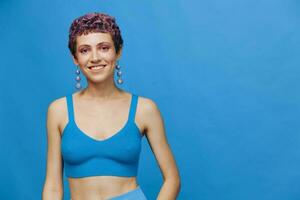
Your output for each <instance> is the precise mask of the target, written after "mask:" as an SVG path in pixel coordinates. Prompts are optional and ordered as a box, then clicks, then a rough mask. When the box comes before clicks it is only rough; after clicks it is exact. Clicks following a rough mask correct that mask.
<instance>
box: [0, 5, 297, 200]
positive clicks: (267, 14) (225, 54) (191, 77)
mask: <svg viewBox="0 0 300 200" xmlns="http://www.w3.org/2000/svg"><path fill="white" fill-rule="evenodd" d="M0 10H1V12H0V25H1V28H0V34H1V35H0V36H1V37H0V43H1V48H0V55H1V68H0V73H1V78H0V84H1V94H0V96H1V98H0V103H1V104H0V109H1V110H0V122H1V123H0V146H1V151H0V156H1V159H0V177H1V182H0V199H7V200H10V199H12V200H16V199H20V200H21V199H22V200H23V199H30V200H31V199H32V200H35V199H41V192H42V187H43V184H44V178H45V172H46V147H47V138H46V125H45V123H46V111H47V107H48V105H49V103H50V102H51V101H53V100H54V99H56V98H59V97H63V96H65V95H66V94H67V93H70V92H72V91H74V92H75V89H74V85H75V80H74V78H75V73H74V72H75V66H74V64H73V62H72V59H71V55H70V53H69V50H68V48H67V39H68V29H69V26H70V24H71V22H72V20H73V19H74V18H76V17H78V16H81V15H83V14H85V13H87V12H93V11H97V12H105V13H108V14H110V15H113V16H115V17H116V19H117V23H118V24H119V26H120V28H121V31H122V34H123V39H124V49H123V55H122V58H121V60H120V65H122V66H123V68H122V69H123V70H122V72H123V74H124V75H123V78H124V84H123V85H122V86H121V88H123V89H125V90H129V91H131V92H135V93H137V94H139V95H142V96H146V97H149V98H152V99H153V100H154V101H155V102H156V103H157V104H158V106H159V108H160V110H161V113H162V115H163V118H164V122H165V126H166V131H167V132H166V134H167V137H168V141H169V144H170V146H171V148H172V151H173V153H174V156H175V158H176V161H177V164H178V167H179V170H180V174H181V178H182V188H181V192H180V195H179V198H178V199H180V200H190V199H192V200H194V199H195V200H198V199H199V200H200V199H201V200H241V199H243V200H253V199H256V200H260V199H262V200H282V199H284V200H286V199H288V200H296V199H300V190H299V188H300V135H299V133H300V132H299V131H300V126H299V119H300V95H299V89H298V88H299V87H297V86H298V85H299V83H300V76H299V75H300V70H299V66H300V56H299V53H300V39H299V36H300V2H299V1H296V0H265V1H257V0H226V1H224V0H210V1H202V0H198V1H196V0H194V1H188V0H187V1H183V0H181V1H179V0H178V1H174V0H164V1H158V0H153V1H134V0H127V1H121V0H114V1H100V0H98V1H96V0H90V1H83V0H78V1H59V0H52V1H34V0H27V1H21V0H10V1H8V0H3V1H1V3H0ZM85 83H86V82H85ZM64 181H65V199H69V189H68V184H67V180H66V177H65V178H64ZM138 181H139V183H140V185H141V187H142V189H143V190H144V191H145V193H146V196H147V197H148V198H149V199H155V197H156V196H157V194H158V192H159V189H160V187H161V184H162V176H161V174H160V170H159V168H158V165H157V163H156V161H155V157H154V156H153V154H152V152H151V150H150V147H149V145H148V143H147V140H146V139H145V138H144V140H143V149H142V154H141V162H140V167H139V174H138Z"/></svg>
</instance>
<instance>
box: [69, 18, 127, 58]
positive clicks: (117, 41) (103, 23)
mask: <svg viewBox="0 0 300 200" xmlns="http://www.w3.org/2000/svg"><path fill="white" fill-rule="evenodd" d="M97 32H101V33H110V35H111V37H112V40H113V42H114V46H115V49H116V53H119V51H120V49H121V48H122V47H123V39H122V36H121V31H120V29H119V26H118V25H117V24H116V20H115V18H114V17H112V16H109V15H107V14H104V13H97V12H93V13H87V14H85V15H83V16H80V17H78V18H76V19H75V20H74V21H73V22H72V24H71V27H70V30H69V42H68V47H69V50H70V52H71V54H72V55H73V56H74V57H75V58H76V37H77V36H80V35H82V34H85V35H86V34H88V33H97Z"/></svg>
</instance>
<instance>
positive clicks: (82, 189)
mask: <svg viewBox="0 0 300 200" xmlns="http://www.w3.org/2000/svg"><path fill="white" fill-rule="evenodd" d="M68 181H69V187H70V193H71V199H72V200H107V199H109V198H112V197H115V196H119V195H121V194H124V193H127V192H129V191H131V190H134V189H136V188H137V187H138V184H137V182H136V177H119V176H92V177H84V178H68Z"/></svg>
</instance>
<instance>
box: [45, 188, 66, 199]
mask: <svg viewBox="0 0 300 200" xmlns="http://www.w3.org/2000/svg"><path fill="white" fill-rule="evenodd" d="M62 199H63V190H61V189H50V188H44V189H43V192H42V200H62Z"/></svg>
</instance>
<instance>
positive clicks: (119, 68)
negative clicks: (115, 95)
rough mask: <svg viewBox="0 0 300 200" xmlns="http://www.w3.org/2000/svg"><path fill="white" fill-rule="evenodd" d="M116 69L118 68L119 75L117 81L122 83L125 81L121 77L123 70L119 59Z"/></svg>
mask: <svg viewBox="0 0 300 200" xmlns="http://www.w3.org/2000/svg"><path fill="white" fill-rule="evenodd" d="M116 69H117V76H118V80H117V83H118V84H122V83H123V82H124V81H123V80H122V78H121V76H122V72H121V67H120V65H119V61H117V65H116Z"/></svg>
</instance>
